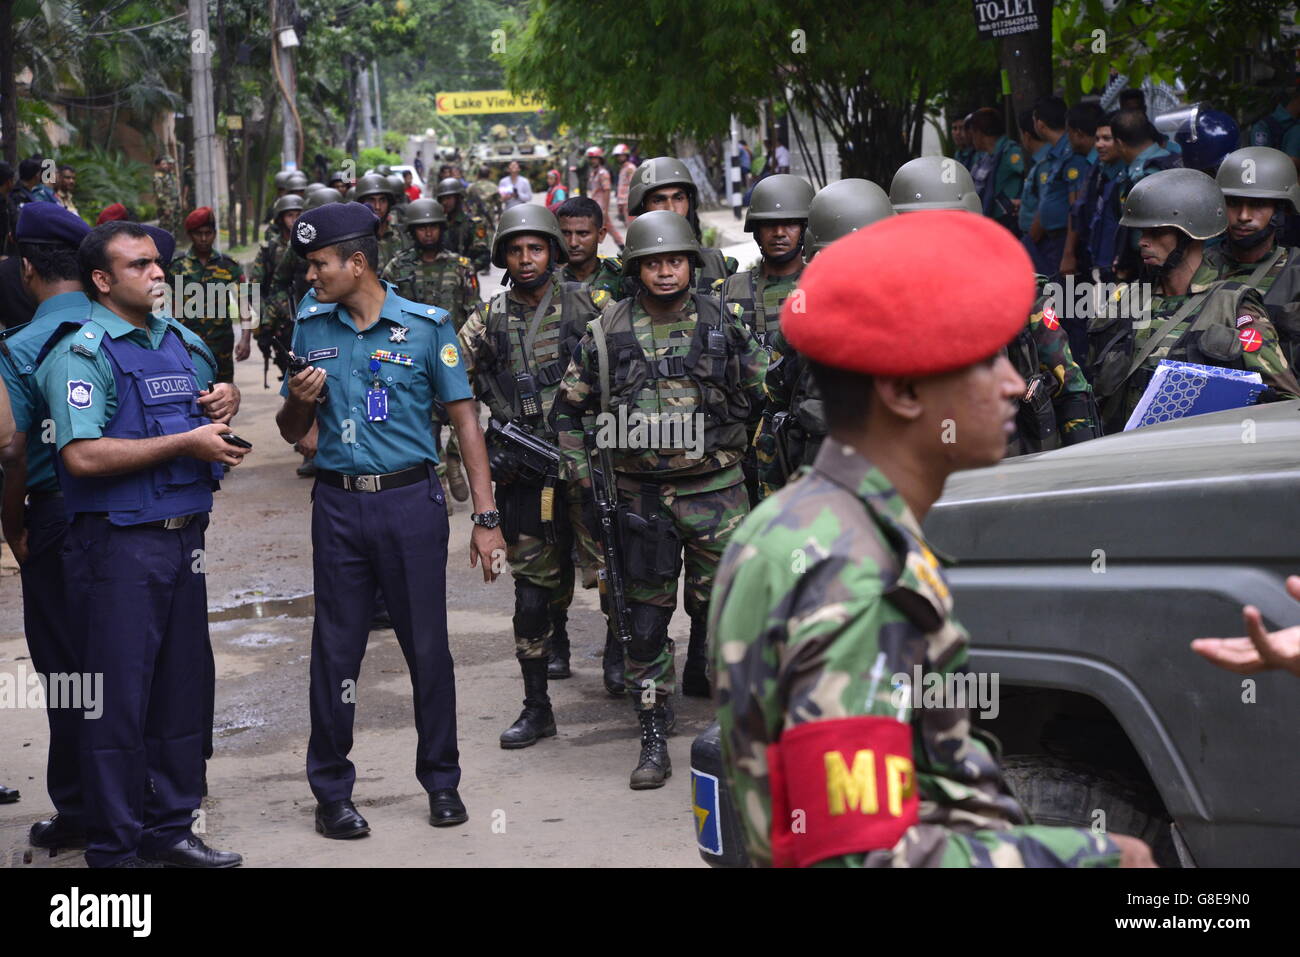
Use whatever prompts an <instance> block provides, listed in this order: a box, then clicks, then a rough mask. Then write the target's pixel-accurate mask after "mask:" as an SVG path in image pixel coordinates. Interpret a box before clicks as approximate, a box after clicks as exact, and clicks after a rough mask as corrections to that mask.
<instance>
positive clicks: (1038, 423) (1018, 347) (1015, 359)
mask: <svg viewBox="0 0 1300 957" xmlns="http://www.w3.org/2000/svg"><path fill="white" fill-rule="evenodd" d="M1007 358H1008V359H1010V360H1011V364H1012V366H1014V367H1015V370H1016V372H1017V373H1019V375H1020V378H1022V379H1024V380H1025V384H1026V392H1025V394H1024V395H1022V396H1021V397H1020V401H1019V403H1018V405H1019V408H1018V409H1017V411H1016V434H1015V435H1014V436H1013V437H1012V439H1011V441H1010V442H1009V443H1008V446H1007V455H1009V456H1010V455H1024V454H1027V453H1030V452H1046V451H1048V450H1049V449H1055V448H1059V447H1060V445H1061V432H1060V428H1059V423H1058V422H1057V420H1056V409H1055V407H1054V406H1053V404H1052V390H1053V389H1054V388H1055V386H1056V379H1055V377H1054V376H1052V375H1050V374H1048V373H1044V372H1043V371H1042V369H1041V368H1040V366H1041V363H1040V362H1039V359H1038V346H1037V345H1035V344H1034V337H1033V335H1032V334H1030V332H1029V327H1028V326H1025V327H1022V328H1021V330H1020V331H1019V332H1018V333H1016V337H1015V338H1014V339H1012V340H1011V342H1010V343H1009V344H1008V345H1007Z"/></svg>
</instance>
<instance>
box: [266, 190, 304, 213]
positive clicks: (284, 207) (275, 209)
mask: <svg viewBox="0 0 1300 957" xmlns="http://www.w3.org/2000/svg"><path fill="white" fill-rule="evenodd" d="M302 208H303V201H302V197H301V196H299V195H298V194H297V193H285V194H284V195H283V196H281V197H280V198H279V199H277V200H276V201H275V205H274V206H272V207H271V218H272V219H278V218H279V216H280V214H281V213H283V212H287V211H288V210H291V209H302Z"/></svg>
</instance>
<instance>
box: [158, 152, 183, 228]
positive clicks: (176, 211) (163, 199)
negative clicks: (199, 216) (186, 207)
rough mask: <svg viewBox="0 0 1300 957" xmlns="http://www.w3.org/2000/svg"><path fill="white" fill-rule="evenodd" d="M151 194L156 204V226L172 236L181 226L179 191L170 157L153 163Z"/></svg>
mask: <svg viewBox="0 0 1300 957" xmlns="http://www.w3.org/2000/svg"><path fill="white" fill-rule="evenodd" d="M153 194H154V201H155V202H156V203H157V204H158V225H159V226H161V227H162V228H163V229H165V230H167V232H169V233H171V234H172V235H173V236H174V235H176V232H177V231H178V230H179V229H180V226H181V190H180V183H179V182H177V179H176V167H175V165H174V164H173V163H172V158H171V157H170V156H160V157H158V158H157V159H156V160H154V163H153Z"/></svg>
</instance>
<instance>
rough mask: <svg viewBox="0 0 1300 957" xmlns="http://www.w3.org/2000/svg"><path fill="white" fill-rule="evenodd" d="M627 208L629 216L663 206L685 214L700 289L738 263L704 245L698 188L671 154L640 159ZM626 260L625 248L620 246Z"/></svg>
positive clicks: (708, 287) (708, 285) (719, 277)
mask: <svg viewBox="0 0 1300 957" xmlns="http://www.w3.org/2000/svg"><path fill="white" fill-rule="evenodd" d="M627 208H628V212H630V213H631V214H632V215H633V216H640V215H641V214H642V213H645V212H649V211H651V210H656V209H666V210H670V211H672V212H674V213H676V214H677V215H678V216H683V217H685V219H686V221H687V222H688V223H690V224H691V230H692V231H693V232H694V233H695V243H696V246H698V247H699V255H700V261H701V266H700V268H699V269H698V270H697V275H696V277H695V279H696V282H698V283H699V284H700V285H699V290H700V292H709V291H710V290H712V289H713V285H714V283H716V282H717V281H718V280H719V279H725V278H726V277H727V276H730V275H731V274H732V273H734V272H735V271H736V269H737V268H739V266H740V263H738V262H737V261H736V260H735V259H733V258H731V257H730V256H724V255H723V254H722V250H721V249H717V248H715V247H713V246H704V245H701V243H702V241H703V240H702V234H701V232H700V215H699V209H700V191H699V189H698V188H697V187H696V185H695V180H694V179H692V178H691V171H690V170H688V169H687V168H686V164H685V163H683V162H682V161H681V160H679V159H678V158H677V157H675V156H656V157H654V158H653V159H648V160H646V161H644V162H643V163H642V164H641V165H640V166H638V167H637V168H636V172H635V173H633V174H632V185H631V186H629V187H628V191H627ZM623 256H624V259H625V260H626V257H627V250H626V249H624V250H623Z"/></svg>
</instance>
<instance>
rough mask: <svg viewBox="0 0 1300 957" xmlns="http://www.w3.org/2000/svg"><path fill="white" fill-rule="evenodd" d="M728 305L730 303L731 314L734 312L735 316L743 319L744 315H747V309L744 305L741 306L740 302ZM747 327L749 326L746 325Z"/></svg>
mask: <svg viewBox="0 0 1300 957" xmlns="http://www.w3.org/2000/svg"><path fill="white" fill-rule="evenodd" d="M727 305H728V308H729V309H730V310H731V314H732V315H733V316H735V317H736V318H737V319H743V318H744V316H745V309H744V307H743V306H741V304H740V303H738V302H732V303H728V304H727ZM746 328H748V327H746Z"/></svg>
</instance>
